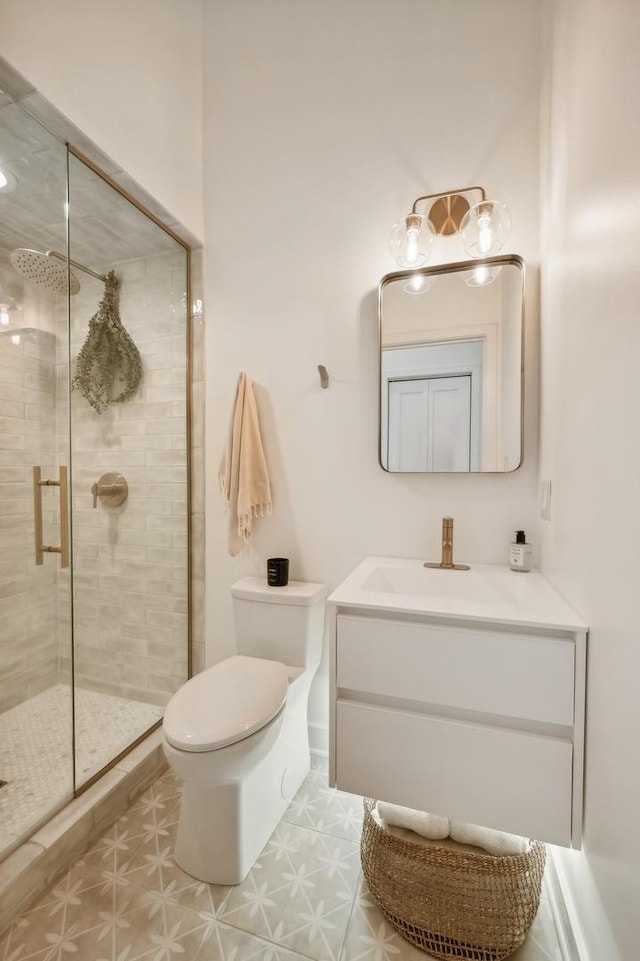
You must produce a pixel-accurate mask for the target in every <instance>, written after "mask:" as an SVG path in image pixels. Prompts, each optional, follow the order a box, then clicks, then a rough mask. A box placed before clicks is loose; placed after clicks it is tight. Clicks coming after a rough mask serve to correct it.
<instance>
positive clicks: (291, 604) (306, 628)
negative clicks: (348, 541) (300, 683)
mask: <svg viewBox="0 0 640 961" xmlns="http://www.w3.org/2000/svg"><path fill="white" fill-rule="evenodd" d="M231 595H232V598H233V620H234V625H235V637H236V651H237V653H238V654H246V655H248V656H249V657H265V658H270V659H271V660H274V661H282V663H283V664H290V665H293V666H295V667H302V668H307V667H314V668H315V667H316V666H317V664H318V663H319V661H320V656H321V654H322V640H323V633H324V610H325V598H326V596H327V588H326V586H325V585H324V584H310V583H307V582H306V581H290V582H289V584H287V585H286V587H269V586H268V585H267V583H266V581H265V580H264V578H261V577H244V578H242V580H240V581H236V583H235V584H232V586H231Z"/></svg>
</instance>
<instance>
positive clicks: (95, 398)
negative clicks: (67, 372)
mask: <svg viewBox="0 0 640 961" xmlns="http://www.w3.org/2000/svg"><path fill="white" fill-rule="evenodd" d="M119 288H120V281H119V280H118V278H117V277H116V275H115V273H114V272H113V271H112V270H111V271H109V273H108V274H107V276H106V281H105V290H104V296H103V298H102V300H101V301H100V303H99V305H98V310H97V312H96V313H95V314H94V315H93V317H92V318H91V320H90V321H89V334H88V336H87V339H86V340H85V342H84V344H83V346H82V349H81V351H80V353H79V354H78V359H77V361H76V372H75V374H74V377H73V381H72V387H74V388H75V389H76V390H79V391H80V393H81V394H82V395H83V397H85V398H86V399H87V400H88V401H89V403H90V404H91V406H92V407H93V409H94V410H96V411H97V412H98V413H99V414H102V413H103V411H105V410H106V409H107V407H108V406H109V404H113V403H122V401H124V400H128V399H129V398H130V397H132V396H133V394H135V392H136V390H137V389H138V387H139V385H140V381H141V380H142V361H141V359H140V354H139V352H138V348H137V347H136V345H135V344H134V342H133V340H132V339H131V337H130V336H129V334H128V333H127V331H126V330H125V328H124V327H123V326H122V321H121V320H120V314H119V311H118V290H119Z"/></svg>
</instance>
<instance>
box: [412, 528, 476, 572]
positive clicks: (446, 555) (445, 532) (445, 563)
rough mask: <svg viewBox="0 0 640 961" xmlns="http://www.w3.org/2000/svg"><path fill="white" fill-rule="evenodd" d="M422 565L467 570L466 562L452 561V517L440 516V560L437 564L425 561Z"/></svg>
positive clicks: (446, 569) (449, 569) (468, 568)
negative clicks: (455, 562) (457, 562)
mask: <svg viewBox="0 0 640 961" xmlns="http://www.w3.org/2000/svg"><path fill="white" fill-rule="evenodd" d="M423 566H424V567H440V568H442V569H443V570H445V571H468V570H471V568H470V567H469V565H468V564H454V563H453V517H443V518H442V560H441V561H440V563H439V564H436V563H435V562H434V561H430V562H427V563H425V564H424V565H423Z"/></svg>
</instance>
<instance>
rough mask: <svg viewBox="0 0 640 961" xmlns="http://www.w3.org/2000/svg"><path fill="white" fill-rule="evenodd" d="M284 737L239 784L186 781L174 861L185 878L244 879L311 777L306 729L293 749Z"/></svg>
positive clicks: (225, 881) (230, 881)
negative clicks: (299, 791)
mask: <svg viewBox="0 0 640 961" xmlns="http://www.w3.org/2000/svg"><path fill="white" fill-rule="evenodd" d="M283 726H284V727H285V728H286V727H287V726H288V725H287V724H286V722H285V725H283ZM286 733H287V732H286V731H283V732H282V735H283V736H282V737H281V738H279V739H278V743H277V744H276V745H274V747H273V749H272V751H271V753H270V754H269V755H268V756H267V757H266V758H264V760H263V762H262V763H260V764H258V765H257V766H256V767H255V768H254V769H253V770H251V771H250V772H248V773H245V774H244V775H243V776H242V777H241V778H229V779H226V780H224V781H219V782H217V783H212V784H203V783H197V782H196V783H193V782H191V783H190V782H189V781H185V784H184V791H183V796H182V803H181V808H180V819H179V822H178V833H177V838H176V847H175V854H174V856H175V860H176V863H177V864H178V866H179V867H181V868H182V870H183V871H186V873H187V874H190V875H191V876H192V877H194V878H197V879H198V880H199V881H204V882H206V883H207V884H240V882H241V881H243V880H244V879H245V877H246V876H247V874H248V873H249V871H250V870H251V868H252V867H253V865H254V863H255V861H256V858H257V857H258V856H259V854H260V853H261V851H262V850H263V848H264V846H265V844H266V843H267V841H268V840H269V838H270V837H271V834H272V833H273V831H274V830H275V828H276V827H277V825H278V822H279V821H280V819H281V818H282V815H283V814H284V812H285V811H286V809H287V807H288V806H289V804H290V802H291V800H292V799H293V797H294V795H295V794H296V792H297V791H298V789H299V788H300V786H301V784H302V782H303V781H304V779H305V777H306V776H307V774H308V773H309V769H310V755H309V742H308V738H307V732H306V726H305V727H304V728H303V734H302V732H301V733H300V734H299V735H298V736H297V737H296V738H295V741H296V743H292V739H291V738H290V737H287V736H286ZM254 737H255V735H254Z"/></svg>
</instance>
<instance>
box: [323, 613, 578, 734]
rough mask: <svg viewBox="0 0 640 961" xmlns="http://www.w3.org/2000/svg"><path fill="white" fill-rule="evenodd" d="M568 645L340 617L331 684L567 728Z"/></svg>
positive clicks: (571, 653) (571, 659)
mask: <svg viewBox="0 0 640 961" xmlns="http://www.w3.org/2000/svg"><path fill="white" fill-rule="evenodd" d="M574 653H575V652H574V644H573V642H572V641H570V640H566V639H564V638H559V637H548V636H528V635H525V634H516V633H513V634H505V633H502V632H497V631H496V632H491V630H490V629H487V630H479V629H465V628H459V627H448V626H440V625H434V624H419V623H416V622H412V621H393V620H382V619H378V618H374V617H358V616H354V615H351V614H340V615H338V618H337V649H336V684H337V687H338V688H342V689H345V690H353V691H362V692H365V693H367V694H372V695H382V696H386V697H396V698H402V699H404V700H407V701H421V702H424V703H427V704H446V705H447V706H449V707H454V708H461V709H464V710H469V711H481V712H483V713H488V714H498V715H504V716H508V717H514V718H523V719H529V720H533V721H545V722H547V723H550V724H561V725H572V724H573V696H574V695H573V689H574Z"/></svg>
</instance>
